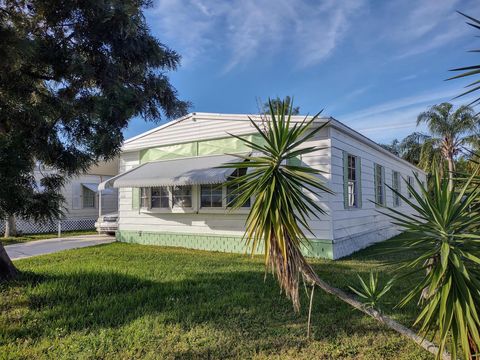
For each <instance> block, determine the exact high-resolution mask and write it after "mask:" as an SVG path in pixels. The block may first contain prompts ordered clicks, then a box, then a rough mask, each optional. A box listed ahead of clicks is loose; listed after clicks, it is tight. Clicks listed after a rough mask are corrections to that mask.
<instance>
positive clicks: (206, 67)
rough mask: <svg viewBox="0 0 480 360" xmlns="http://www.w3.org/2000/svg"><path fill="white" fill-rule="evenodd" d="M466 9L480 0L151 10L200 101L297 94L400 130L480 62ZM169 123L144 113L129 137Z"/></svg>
mask: <svg viewBox="0 0 480 360" xmlns="http://www.w3.org/2000/svg"><path fill="white" fill-rule="evenodd" d="M455 10H460V11H462V12H465V13H467V14H470V15H472V16H475V17H478V18H480V2H479V1H478V0H417V1H413V0H397V1H381V0H371V1H367V0H342V1H336V0H325V1H301V0H231V1H224V0H185V1H182V0H156V1H154V7H153V8H151V9H148V10H147V11H146V12H145V15H146V17H147V22H148V25H149V26H150V29H151V31H152V33H153V34H154V35H155V36H156V37H157V38H158V39H159V40H160V41H161V42H163V43H164V44H166V45H167V46H169V47H171V48H172V49H174V50H176V51H178V52H179V53H180V54H181V55H182V65H181V67H180V68H179V69H178V71H177V72H174V73H170V74H169V76H170V79H171V81H172V83H173V85H174V86H175V87H176V88H177V90H178V92H179V95H180V97H181V98H182V99H185V100H189V101H191V102H192V104H193V107H192V109H191V111H197V112H215V113H247V114H253V113H257V112H258V100H257V99H261V100H266V99H267V98H268V97H269V96H271V97H274V96H281V97H283V96H285V95H291V96H294V98H295V103H296V105H298V106H300V108H301V112H302V114H307V113H310V114H312V113H316V112H318V111H319V110H321V109H322V108H324V109H325V110H324V114H325V115H331V116H333V117H335V118H337V119H338V120H340V121H342V122H344V123H345V124H347V125H349V126H351V127H352V128H354V129H355V130H358V131H360V132H361V133H363V134H364V135H366V136H368V137H370V138H371V139H373V140H375V141H378V142H389V141H391V140H392V139H393V138H401V137H403V136H405V135H407V134H409V133H410V132H412V131H414V130H415V129H416V125H415V122H416V116H417V115H418V113H419V112H421V111H423V110H426V109H427V107H428V106H430V105H433V104H436V103H440V102H442V101H449V100H451V99H452V98H453V97H454V96H455V95H457V94H459V93H460V92H461V91H462V89H463V86H465V85H466V84H467V80H456V81H444V79H446V78H447V77H449V76H450V75H451V73H449V72H448V69H451V68H453V67H458V66H463V65H472V64H476V63H478V62H479V61H478V60H479V59H478V54H474V53H467V52H466V51H467V50H470V49H473V48H480V39H479V38H475V35H479V34H478V31H477V32H476V31H475V30H474V29H473V28H471V27H469V26H467V25H466V24H465V19H464V18H463V17H462V16H460V15H458V14H457V13H456V12H455ZM468 100H469V99H468V98H465V99H461V100H456V101H455V103H457V104H460V103H465V102H467V101H468ZM157 125H158V124H152V123H145V122H144V121H143V120H141V119H134V120H133V121H132V123H131V124H130V126H129V128H128V129H127V130H126V131H125V137H126V138H129V137H131V136H134V135H137V134H139V133H141V132H144V131H146V130H149V129H151V128H153V127H155V126H157ZM420 130H421V129H420Z"/></svg>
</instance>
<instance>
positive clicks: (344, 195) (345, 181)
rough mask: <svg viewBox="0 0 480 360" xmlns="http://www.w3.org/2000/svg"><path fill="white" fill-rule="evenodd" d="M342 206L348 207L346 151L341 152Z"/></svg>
mask: <svg viewBox="0 0 480 360" xmlns="http://www.w3.org/2000/svg"><path fill="white" fill-rule="evenodd" d="M343 206H344V207H345V209H348V207H349V206H348V153H347V152H346V151H344V152H343Z"/></svg>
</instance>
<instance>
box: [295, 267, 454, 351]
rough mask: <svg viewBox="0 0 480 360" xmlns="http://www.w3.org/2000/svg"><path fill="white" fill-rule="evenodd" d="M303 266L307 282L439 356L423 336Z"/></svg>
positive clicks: (432, 345) (435, 348)
mask: <svg viewBox="0 0 480 360" xmlns="http://www.w3.org/2000/svg"><path fill="white" fill-rule="evenodd" d="M304 260H305V259H304ZM302 264H303V268H302V269H301V271H302V273H303V274H304V276H305V277H306V278H307V280H309V281H311V282H314V283H315V284H316V285H317V286H318V287H319V288H321V289H322V290H323V291H325V292H327V293H329V294H331V295H334V296H336V297H337V298H339V299H340V300H342V301H344V302H346V303H347V304H349V305H350V306H353V307H354V308H355V309H357V310H360V311H361V312H363V313H365V314H367V315H369V316H371V317H372V318H374V319H375V320H377V321H378V322H380V323H382V324H384V325H385V326H387V327H388V328H390V329H392V330H395V331H396V332H398V333H399V334H402V335H403V336H405V337H407V338H409V339H410V340H413V341H414V342H415V343H417V344H418V345H420V346H421V347H422V348H424V349H425V350H427V351H429V352H430V353H432V354H434V355H437V354H438V351H439V349H438V346H436V345H435V344H434V343H432V342H430V341H428V340H425V339H424V338H423V337H422V336H419V335H418V334H417V333H415V332H414V331H412V330H410V329H409V328H407V327H405V326H403V325H402V324H400V323H398V322H396V321H395V320H393V319H392V318H390V317H388V316H385V315H382V314H381V313H379V312H378V311H377V310H375V309H372V308H370V307H366V306H365V305H364V304H362V303H361V302H360V301H358V300H356V299H355V298H353V297H352V296H350V295H348V294H347V293H346V292H344V291H343V290H341V289H337V288H335V287H333V286H330V285H329V284H327V283H326V282H325V281H323V280H322V279H320V278H319V277H318V275H317V274H316V273H315V271H313V269H312V268H311V266H310V265H308V263H307V262H306V261H303V262H302ZM441 358H442V359H443V360H451V357H450V354H448V353H447V352H444V353H443V354H442V355H441Z"/></svg>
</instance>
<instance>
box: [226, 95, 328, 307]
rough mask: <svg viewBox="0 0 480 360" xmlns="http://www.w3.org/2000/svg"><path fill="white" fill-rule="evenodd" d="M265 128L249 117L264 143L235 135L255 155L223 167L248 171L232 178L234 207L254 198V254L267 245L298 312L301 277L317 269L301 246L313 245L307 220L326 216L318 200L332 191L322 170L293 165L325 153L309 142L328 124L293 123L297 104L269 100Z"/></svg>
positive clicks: (250, 230)
mask: <svg viewBox="0 0 480 360" xmlns="http://www.w3.org/2000/svg"><path fill="white" fill-rule="evenodd" d="M269 105H270V113H269V114H268V121H267V124H266V129H265V130H263V129H261V128H260V127H259V126H258V125H257V123H256V122H255V121H254V120H252V119H250V121H251V123H252V126H253V127H254V128H256V130H257V131H258V133H259V134H260V136H261V139H262V142H263V143H262V144H258V143H253V142H251V141H248V140H246V139H244V138H242V137H239V136H236V135H232V136H233V137H235V138H237V139H239V140H241V141H243V142H244V143H245V144H246V145H248V146H249V147H251V148H252V150H253V154H251V155H248V156H240V155H237V156H238V157H239V158H241V159H242V160H244V161H242V162H233V163H229V164H225V165H223V166H222V167H227V168H234V169H248V171H246V172H245V173H244V174H243V175H241V176H238V177H236V178H233V179H231V180H230V181H228V182H227V186H233V187H235V188H236V190H234V192H233V195H234V200H233V201H232V203H231V204H230V205H231V206H232V209H237V208H240V207H242V206H243V205H244V204H245V202H246V201H248V200H249V199H251V198H253V199H254V200H253V204H252V205H251V209H250V212H249V214H248V216H247V219H246V231H245V239H246V241H247V246H248V247H249V248H250V249H251V251H252V252H253V251H254V250H255V249H257V248H259V247H260V246H263V248H264V254H265V264H266V266H267V267H268V268H269V269H270V270H272V271H273V273H274V274H275V275H276V277H277V279H278V281H279V283H280V286H281V288H282V289H283V290H284V291H285V293H286V294H287V296H288V297H289V298H290V299H291V300H292V302H293V305H294V308H295V309H296V310H298V309H299V306H300V303H299V293H298V287H299V276H300V274H304V273H305V272H306V273H310V274H311V275H312V276H311V277H313V274H314V273H313V270H312V269H311V267H310V266H309V265H308V264H307V262H306V260H305V258H304V257H303V255H302V252H301V248H302V246H306V247H308V246H309V244H308V240H307V233H309V234H311V235H313V233H312V232H311V230H310V226H309V223H308V219H309V218H310V217H312V216H313V217H319V215H321V214H324V213H325V211H324V209H323V208H322V207H321V206H320V205H319V204H318V202H317V200H316V198H315V197H316V196H318V195H320V194H322V193H330V194H331V193H332V191H331V190H330V189H328V187H327V186H326V185H325V184H324V182H323V181H322V180H321V179H320V178H319V176H320V175H321V173H322V171H320V170H317V169H313V168H311V167H309V166H306V165H304V164H294V162H296V161H295V160H296V159H298V158H299V157H301V156H302V155H306V154H310V153H312V152H314V151H318V150H320V149H319V148H318V147H316V146H312V145H309V144H308V141H311V140H313V139H314V138H315V135H317V134H318V133H319V132H320V131H321V130H322V129H323V128H324V127H325V126H326V124H327V123H322V124H319V125H318V126H316V125H317V123H316V122H315V121H316V120H318V118H319V115H320V113H318V114H316V115H315V116H313V117H311V118H308V117H305V118H304V119H303V121H301V122H293V121H292V109H293V104H292V103H291V102H289V103H287V102H285V101H284V102H282V103H281V104H277V106H276V107H274V105H273V103H272V102H271V101H270V102H269Z"/></svg>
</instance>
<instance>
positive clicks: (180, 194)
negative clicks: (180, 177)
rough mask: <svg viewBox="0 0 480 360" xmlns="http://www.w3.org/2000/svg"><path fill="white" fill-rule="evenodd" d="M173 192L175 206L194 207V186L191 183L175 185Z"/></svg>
mask: <svg viewBox="0 0 480 360" xmlns="http://www.w3.org/2000/svg"><path fill="white" fill-rule="evenodd" d="M172 193H173V196H172V203H173V206H174V207H183V208H189V207H192V187H191V186H190V185H182V186H174V187H173V190H172Z"/></svg>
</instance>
